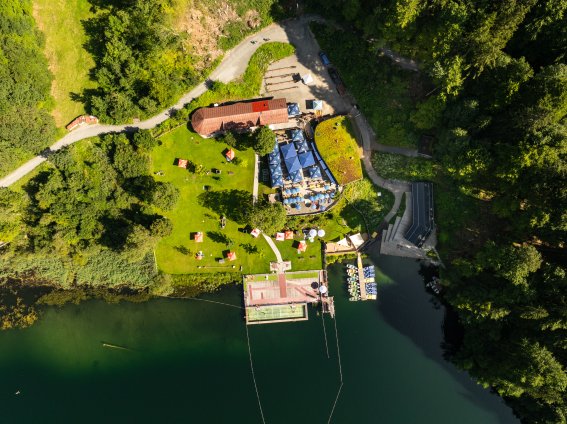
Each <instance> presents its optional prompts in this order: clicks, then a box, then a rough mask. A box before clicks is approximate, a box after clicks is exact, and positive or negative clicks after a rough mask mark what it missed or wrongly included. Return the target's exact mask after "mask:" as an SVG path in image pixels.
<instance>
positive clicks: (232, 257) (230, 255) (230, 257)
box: [226, 252, 236, 261]
mask: <svg viewBox="0 0 567 424" xmlns="http://www.w3.org/2000/svg"><path fill="white" fill-rule="evenodd" d="M226 258H227V259H228V260H229V261H235V260H236V252H228V253H227V254H226Z"/></svg>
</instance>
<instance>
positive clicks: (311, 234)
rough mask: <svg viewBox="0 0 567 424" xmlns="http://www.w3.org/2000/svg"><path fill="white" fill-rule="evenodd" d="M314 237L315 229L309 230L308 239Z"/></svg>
mask: <svg viewBox="0 0 567 424" xmlns="http://www.w3.org/2000/svg"><path fill="white" fill-rule="evenodd" d="M316 235H317V230H316V229H315V228H311V229H310V230H309V237H310V238H313V237H315V236H316Z"/></svg>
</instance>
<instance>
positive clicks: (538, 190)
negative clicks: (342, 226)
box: [310, 0, 567, 423]
mask: <svg viewBox="0 0 567 424" xmlns="http://www.w3.org/2000/svg"><path fill="white" fill-rule="evenodd" d="M310 5H311V8H313V9H319V10H323V11H324V13H325V14H327V15H328V16H333V17H334V18H336V19H337V20H338V21H339V22H340V23H341V24H342V25H344V26H345V27H346V28H348V29H347V30H346V31H344V32H341V36H343V37H344V39H346V45H348V48H346V47H343V45H342V44H343V43H342V39H343V38H341V43H336V42H335V40H336V39H338V38H339V37H337V36H336V34H337V31H339V30H336V29H323V28H320V27H319V28H318V27H315V28H314V29H315V33H316V35H317V36H318V37H319V41H320V42H321V45H322V48H323V49H325V50H328V53H329V56H330V58H331V60H332V61H335V62H336V63H337V66H338V68H339V70H340V71H341V72H342V76H343V78H344V80H345V81H346V82H347V85H349V88H350V89H351V91H352V92H353V94H354V95H355V96H356V97H357V99H358V98H359V97H360V99H361V100H359V102H360V106H361V110H363V111H364V112H365V113H368V114H369V118H370V120H371V122H372V121H373V120H372V115H373V114H374V113H377V112H378V111H380V115H381V116H378V119H380V118H382V120H383V121H385V122H386V123H388V120H387V119H384V117H387V116H388V112H387V111H385V110H384V108H388V107H390V106H391V105H392V102H395V101H398V103H397V105H398V107H399V116H401V118H400V119H401V120H403V121H404V122H406V124H405V125H408V126H410V125H414V126H415V128H418V129H422V130H424V131H428V132H429V133H430V134H435V135H436V136H437V137H436V138H437V140H436V144H435V146H434V156H435V160H436V162H435V167H437V171H436V175H437V177H436V179H434V180H435V182H436V186H435V189H434V193H435V205H436V221H437V224H438V227H439V241H440V243H439V251H440V253H441V258H442V259H443V262H444V264H445V265H446V269H443V270H441V272H442V275H441V277H442V281H443V285H444V287H445V299H446V300H447V301H448V302H449V303H450V304H451V305H452V307H453V308H455V309H456V311H457V312H458V314H459V319H460V322H461V324H462V326H463V328H464V333H465V335H464V340H463V342H462V344H461V345H460V346H458V347H457V351H456V353H454V354H453V356H452V359H453V361H454V362H455V363H456V364H458V365H459V366H460V367H461V368H462V369H465V370H467V371H468V372H469V373H470V374H471V375H472V376H473V377H474V378H476V379H477V381H478V382H479V383H480V384H482V385H484V386H485V387H492V388H493V389H494V390H495V391H496V392H498V393H499V394H500V395H501V396H503V397H504V398H505V399H506V400H507V401H508V402H509V403H510V404H511V406H513V407H514V410H515V411H516V413H517V414H518V415H519V416H520V417H521V419H522V421H523V422H534V423H559V422H565V420H566V419H567V402H566V401H565V399H567V397H566V393H567V374H566V372H565V369H566V367H567V354H566V350H565V343H564V342H563V341H564V340H565V338H566V337H567V321H566V319H565V314H564V310H565V305H564V297H565V290H566V286H565V281H567V265H566V263H565V257H567V253H566V248H567V246H566V245H565V240H567V227H566V225H565V222H567V220H566V215H565V211H566V210H567V190H566V189H565V181H566V180H567V179H566V177H567V166H566V158H565V152H566V149H567V129H566V126H565V125H566V121H565V119H566V116H567V67H566V65H565V59H566V57H567V56H566V50H565V49H566V46H567V33H565V31H564V28H565V16H566V13H567V4H566V3H565V2H561V1H557V2H556V1H553V2H545V1H537V0H534V1H529V2H502V3H498V2H496V3H494V2H492V3H491V2H484V3H475V4H474V5H473V4H472V3H471V4H465V3H459V2H429V3H426V2H423V1H416V2H399V1H396V0H392V1H388V2H386V3H383V4H381V5H380V6H379V7H374V6H373V5H370V4H368V3H364V4H363V3H362V2H361V1H359V0H353V1H349V2H347V3H338V2H336V1H331V2H322V1H319V0H313V1H312V2H310ZM331 34H335V36H334V37H333V36H332V35H331ZM383 47H386V48H387V47H390V48H392V49H393V50H394V51H396V52H398V53H401V54H402V55H404V56H409V57H412V58H414V59H416V61H417V63H419V64H420V65H419V66H420V70H421V74H422V75H424V77H425V79H426V80H430V81H431V82H432V87H431V88H430V89H429V90H427V91H425V97H421V98H420V99H418V102H417V104H413V105H412V104H411V103H410V102H409V101H407V102H405V103H404V102H402V101H399V100H398V99H399V98H400V94H399V93H403V89H405V88H406V87H407V86H405V85H400V81H404V78H406V77H407V72H405V71H401V70H397V68H395V69H396V70H395V71H394V74H397V75H398V76H397V77H396V78H390V79H387V78H381V75H379V74H378V75H376V71H375V69H376V68H378V69H379V68H382V63H383V62H384V61H385V60H389V59H386V58H378V52H379V50H380V49H381V48H383ZM336 50H339V52H338V53H337V57H336V58H335V57H333V53H334V52H335V51H336ZM340 51H343V52H345V53H343V54H340ZM351 51H352V52H355V53H354V54H350V52H351ZM346 52H348V53H349V54H346ZM356 52H361V53H360V54H358V53H356ZM344 58H347V59H348V60H345V59H344ZM390 69H391V68H390ZM355 78H358V79H359V81H358V86H357V85H356V83H355V84H354V85H352V86H351V81H352V80H353V79H355ZM375 85H376V86H378V89H379V90H382V91H383V92H384V93H390V94H389V97H387V98H384V97H381V96H380V95H379V94H378V95H377V96H375V97H374V98H372V102H368V101H366V104H365V103H364V102H365V98H366V99H368V98H369V96H368V95H367V94H366V93H365V92H364V91H363V90H362V88H363V89H364V90H367V92H371V90H372V89H373V86H375ZM406 99H407V97H406ZM372 125H373V128H374V129H375V130H376V133H377V138H378V140H379V142H382V143H385V142H384V133H383V132H380V128H379V126H380V125H381V122H379V121H377V120H374V121H373V122H372ZM402 125H404V124H402ZM405 133H406V134H407V131H405ZM401 135H402V132H400V136H396V138H401ZM404 138H407V137H404ZM395 161H396V164H398V163H399V164H402V163H405V162H406V161H407V160H406V159H402V158H396V159H395ZM378 162H379V161H375V163H376V165H377V170H378V172H379V173H381V172H380V163H378ZM412 162H413V161H412ZM386 165H387V166H386V167H385V170H386V175H388V176H390V177H396V176H400V177H404V179H412V178H413V176H414V175H415V176H417V177H418V178H421V175H423V176H430V175H431V173H430V170H429V169H427V167H424V166H421V165H417V164H416V163H412V164H411V165H410V169H409V170H398V171H395V170H394V169H393V168H392V167H390V166H389V165H388V162H387V161H386ZM396 166H397V165H396ZM427 179H429V178H428V177H427Z"/></svg>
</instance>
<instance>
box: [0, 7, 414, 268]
mask: <svg viewBox="0 0 567 424" xmlns="http://www.w3.org/2000/svg"><path fill="white" fill-rule="evenodd" d="M311 21H319V22H321V21H322V18H320V17H318V16H315V15H305V16H303V17H301V18H299V19H294V20H290V21H287V22H285V23H281V24H272V25H270V26H268V27H266V28H264V29H263V30H261V31H260V32H258V33H256V34H254V35H251V36H249V37H247V38H246V39H245V40H243V41H242V42H241V43H240V44H239V45H237V46H236V47H235V48H234V49H232V50H231V51H229V52H227V53H226V55H225V57H224V58H223V60H222V62H221V63H220V64H219V66H218V67H217V68H216V69H215V70H214V71H213V72H212V73H211V75H210V76H209V80H217V81H222V82H229V81H232V80H233V79H235V78H237V77H239V76H241V75H242V74H243V73H244V71H245V70H246V67H247V66H248V62H249V61H250V58H251V57H252V55H253V54H254V52H255V51H256V49H257V48H258V47H259V46H261V45H262V43H263V39H264V38H266V39H269V40H270V41H281V42H291V43H292V44H295V45H297V46H303V47H305V46H307V45H308V46H309V52H307V53H308V54H306V57H315V56H316V54H317V53H316V52H315V50H316V49H318V46H317V43H316V42H315V41H314V40H313V42H312V43H308V41H309V40H310V39H311V38H312V37H311V34H310V32H309V29H308V23H309V22H311ZM252 40H256V41H257V43H255V44H252V43H251V42H250V41H252ZM384 53H385V54H386V55H388V56H389V57H392V58H394V60H396V59H400V60H396V62H397V63H399V64H400V66H402V67H404V68H406V69H412V70H418V68H417V65H415V63H414V62H413V61H412V60H409V59H404V58H400V57H399V56H397V55H396V54H395V53H393V52H392V51H390V50H385V51H384ZM402 59H403V60H402ZM412 62H413V63H412ZM205 91H207V86H206V83H205V81H204V82H202V83H201V84H199V85H197V86H196V87H195V88H193V89H192V90H191V91H189V92H188V93H187V94H185V95H183V97H181V98H180V99H179V101H178V102H177V103H176V104H175V105H173V106H172V107H171V108H169V109H167V110H164V111H163V112H161V113H158V114H157V115H155V116H153V117H151V118H149V119H147V120H145V121H141V122H139V123H137V124H134V125H132V124H130V125H129V124H125V125H94V126H89V127H83V128H79V129H77V130H75V131H73V132H70V133H69V134H67V135H66V136H65V137H63V138H61V139H60V140H58V141H57V142H56V143H54V144H53V145H52V146H51V147H50V148H49V149H47V151H46V152H45V154H43V155H40V156H36V157H35V158H33V159H31V160H30V161H28V162H27V163H25V164H24V165H22V166H21V167H19V168H18V169H16V170H15V171H14V172H12V173H11V174H9V175H8V176H6V177H4V178H2V179H0V187H8V186H10V185H12V184H13V183H15V182H16V181H18V180H19V179H20V178H22V177H24V176H25V175H27V174H28V173H29V172H31V171H32V170H34V169H35V168H36V167H37V166H39V165H40V164H41V163H42V162H44V161H45V160H46V157H47V156H48V154H49V153H51V152H53V151H57V150H60V149H62V148H63V147H65V146H68V145H70V144H73V143H75V142H77V141H79V140H83V139H85V138H89V137H95V136H98V135H102V134H107V133H112V132H124V131H135V130H137V129H151V128H154V127H155V126H157V125H158V124H160V123H162V122H163V121H165V120H166V119H168V118H169V116H170V114H171V111H172V110H176V109H181V108H182V107H183V106H184V105H185V104H187V103H189V102H191V101H192V100H193V99H194V98H196V97H199V96H200V95H201V94H203V93H204V92H205ZM343 100H344V99H343ZM354 103H355V100H354V99H351V104H354ZM351 117H352V121H353V122H354V124H355V125H354V126H355V131H357V132H358V135H359V136H360V138H361V139H362V141H363V152H362V156H361V158H362V161H363V164H364V167H365V168H366V172H367V174H368V176H369V177H370V179H371V180H372V181H373V182H374V184H376V185H377V186H379V187H382V188H384V189H386V190H389V191H391V192H392V193H394V196H395V202H394V206H393V208H392V210H391V211H390V212H389V213H388V215H387V216H386V218H385V220H386V221H388V220H390V219H391V218H392V217H393V216H394V215H395V214H396V212H397V210H398V208H399V206H400V203H401V199H402V197H403V193H404V192H407V191H410V190H411V188H410V185H409V183H405V182H401V181H392V180H386V179H384V178H382V177H380V176H379V175H378V174H377V173H376V171H375V169H374V167H373V166H372V162H371V155H372V147H373V144H374V145H375V146H376V145H377V146H378V150H382V151H389V152H392V153H401V154H407V155H413V154H412V153H411V152H409V151H405V153H402V152H401V150H400V151H398V149H401V148H395V147H391V146H390V147H387V146H382V145H379V144H378V143H377V142H376V139H375V136H374V134H373V132H372V130H371V128H370V125H369V124H368V121H367V120H366V118H365V117H364V116H363V115H362V114H361V113H360V112H359V111H358V110H356V109H352V110H351ZM380 146H382V147H380ZM386 148H387V149H388V150H386ZM402 150H403V149H402ZM408 150H409V149H408ZM264 237H265V238H266V241H268V244H270V247H272V250H273V251H274V253H275V254H276V257H277V259H278V261H279V262H281V261H282V258H281V254H280V253H279V250H278V249H277V247H276V246H275V244H274V243H273V241H272V239H271V238H270V237H268V236H266V235H264Z"/></svg>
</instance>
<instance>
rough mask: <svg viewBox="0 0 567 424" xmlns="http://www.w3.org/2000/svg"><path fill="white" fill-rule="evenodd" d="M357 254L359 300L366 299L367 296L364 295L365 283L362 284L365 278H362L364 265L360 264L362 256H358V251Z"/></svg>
mask: <svg viewBox="0 0 567 424" xmlns="http://www.w3.org/2000/svg"><path fill="white" fill-rule="evenodd" d="M357 256H358V258H357V265H358V281H360V300H367V299H368V298H367V296H366V284H364V281H365V280H366V279H365V278H364V266H363V265H362V257H361V256H360V253H359V254H358V255H357Z"/></svg>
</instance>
